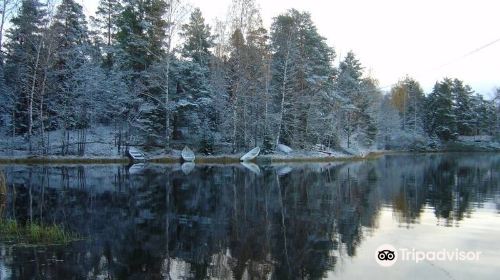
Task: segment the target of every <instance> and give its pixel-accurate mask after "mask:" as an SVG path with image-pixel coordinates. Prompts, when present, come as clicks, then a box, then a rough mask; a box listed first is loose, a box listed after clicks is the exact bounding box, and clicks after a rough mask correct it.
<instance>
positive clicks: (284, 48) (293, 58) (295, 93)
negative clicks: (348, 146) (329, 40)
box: [271, 10, 335, 148]
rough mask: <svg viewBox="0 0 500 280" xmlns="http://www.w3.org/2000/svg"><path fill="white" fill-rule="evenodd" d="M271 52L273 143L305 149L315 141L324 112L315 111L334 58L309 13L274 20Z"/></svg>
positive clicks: (292, 13) (290, 13) (328, 82)
mask: <svg viewBox="0 0 500 280" xmlns="http://www.w3.org/2000/svg"><path fill="white" fill-rule="evenodd" d="M271 42H272V49H273V52H274V55H273V62H272V70H271V71H272V75H273V79H272V86H271V88H272V89H273V93H274V96H275V97H276V99H277V100H278V104H279V105H278V108H279V109H278V120H277V137H276V142H281V143H284V144H288V145H292V146H296V147H300V148H305V146H306V145H308V143H311V142H318V141H319V139H321V138H322V135H323V133H324V130H320V129H318V127H317V125H319V124H323V121H324V120H323V119H322V118H323V116H324V114H325V112H324V111H323V112H318V108H326V106H323V107H320V106H319V105H320V104H322V103H324V101H325V97H326V96H327V95H328V92H330V89H329V86H331V85H332V78H333V75H334V73H335V70H334V69H333V67H332V65H331V62H332V60H333V58H334V57H335V53H334V51H333V49H331V48H330V47H328V45H327V44H326V40H325V38H323V37H322V36H320V35H319V34H318V32H317V29H316V27H315V26H314V24H313V22H312V20H311V17H310V14H308V13H300V12H298V11H296V10H290V11H288V13H286V14H284V15H280V16H278V17H277V18H275V20H274V22H273V25H272V27H271Z"/></svg>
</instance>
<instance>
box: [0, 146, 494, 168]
mask: <svg viewBox="0 0 500 280" xmlns="http://www.w3.org/2000/svg"><path fill="white" fill-rule="evenodd" d="M499 152H500V151H499V150H489V151H481V150H475V151H457V150H446V149H443V150H427V151H397V150H386V151H382V150H381V151H372V152H369V153H367V154H366V155H342V156H312V155H283V154H270V155H262V156H259V157H257V158H256V159H254V160H252V161H250V162H251V163H257V164H274V163H314V162H346V161H363V160H374V159H377V158H379V157H381V156H384V155H397V154H408V155H419V154H437V153H499ZM145 162H146V163H153V164H177V163H179V164H180V163H182V160H181V158H180V157H175V156H157V157H152V158H150V159H148V160H147V161H145ZM240 162H241V161H240V155H215V156H197V158H196V159H195V161H194V163H195V164H235V163H240ZM136 163H138V162H136ZM8 164H26V165H30V164H96V165H100V164H129V165H131V164H134V162H133V161H132V160H130V159H129V158H128V157H68V156H64V157H62V156H31V157H0V165H8Z"/></svg>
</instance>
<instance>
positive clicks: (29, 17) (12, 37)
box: [5, 0, 46, 138]
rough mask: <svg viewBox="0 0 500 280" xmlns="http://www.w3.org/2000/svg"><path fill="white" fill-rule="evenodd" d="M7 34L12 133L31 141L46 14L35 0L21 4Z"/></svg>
mask: <svg viewBox="0 0 500 280" xmlns="http://www.w3.org/2000/svg"><path fill="white" fill-rule="evenodd" d="M11 23H12V28H11V29H10V30H9V31H8V34H7V37H8V39H9V40H8V42H7V44H6V52H7V56H6V63H5V80H6V83H7V86H9V87H10V88H11V89H12V93H13V94H14V96H15V100H16V105H15V111H14V114H13V122H15V124H16V125H15V126H14V133H16V132H17V133H27V134H28V137H30V138H31V135H32V134H33V126H34V113H35V103H36V99H37V98H39V95H38V94H37V91H38V90H39V88H40V83H41V80H42V79H41V77H40V76H41V74H42V71H41V68H42V56H43V52H44V49H43V46H44V44H43V40H44V32H45V30H44V28H45V24H46V11H45V9H44V6H43V5H42V3H40V2H39V1H38V0H27V1H23V2H22V5H21V7H20V9H19V12H18V14H17V16H15V17H14V18H13V19H12V21H11Z"/></svg>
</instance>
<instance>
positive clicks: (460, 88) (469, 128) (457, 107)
mask: <svg viewBox="0 0 500 280" xmlns="http://www.w3.org/2000/svg"><path fill="white" fill-rule="evenodd" d="M452 91H453V99H454V103H453V113H454V115H455V122H456V126H457V133H458V134H459V135H472V134H474V127H473V126H474V124H473V123H474V108H473V104H472V94H473V91H472V89H471V87H470V86H468V85H464V83H463V82H462V81H460V80H458V79H454V80H453V87H452Z"/></svg>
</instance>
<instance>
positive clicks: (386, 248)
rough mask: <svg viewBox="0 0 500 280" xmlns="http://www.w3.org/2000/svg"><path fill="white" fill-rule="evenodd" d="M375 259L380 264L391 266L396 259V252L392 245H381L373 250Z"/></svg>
mask: <svg viewBox="0 0 500 280" xmlns="http://www.w3.org/2000/svg"><path fill="white" fill-rule="evenodd" d="M375 260H376V261H377V263H378V264H379V265H380V266H384V267H389V266H393V265H394V264H395V263H396V261H397V260H398V252H397V251H396V248H394V246H392V245H389V244H384V245H381V246H379V247H378V248H377V250H375Z"/></svg>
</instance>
